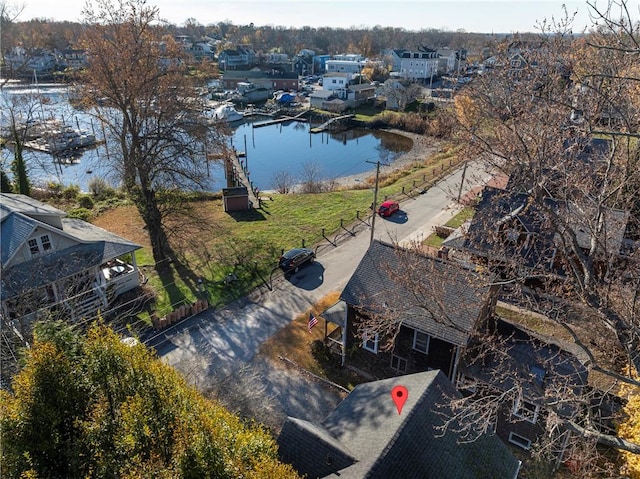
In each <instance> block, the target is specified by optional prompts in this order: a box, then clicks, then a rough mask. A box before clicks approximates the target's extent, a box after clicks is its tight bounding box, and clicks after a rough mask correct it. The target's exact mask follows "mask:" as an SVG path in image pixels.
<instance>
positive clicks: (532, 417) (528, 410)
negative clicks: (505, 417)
mask: <svg viewBox="0 0 640 479" xmlns="http://www.w3.org/2000/svg"><path fill="white" fill-rule="evenodd" d="M539 412H540V406H536V405H535V404H532V403H530V402H527V401H524V400H523V399H521V398H518V399H516V402H515V404H514V405H513V415H514V416H516V417H519V418H521V419H524V420H525V421H529V422H530V423H532V424H535V423H536V421H537V420H538V413H539Z"/></svg>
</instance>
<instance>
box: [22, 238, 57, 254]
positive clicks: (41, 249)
mask: <svg viewBox="0 0 640 479" xmlns="http://www.w3.org/2000/svg"><path fill="white" fill-rule="evenodd" d="M27 244H28V245H29V251H30V252H31V256H36V255H39V254H40V253H46V252H47V251H51V248H52V245H51V239H50V238H49V235H42V236H39V237H37V238H31V239H30V240H29V241H28V242H27Z"/></svg>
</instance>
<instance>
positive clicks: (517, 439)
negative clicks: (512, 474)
mask: <svg viewBox="0 0 640 479" xmlns="http://www.w3.org/2000/svg"><path fill="white" fill-rule="evenodd" d="M509 442H510V443H511V444H515V445H516V446H518V447H521V448H522V449H524V450H525V451H528V450H529V448H531V440H529V439H527V438H526V437H523V436H521V435H519V434H516V433H515V432H510V433H509Z"/></svg>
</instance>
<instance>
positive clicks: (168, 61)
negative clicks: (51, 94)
mask: <svg viewBox="0 0 640 479" xmlns="http://www.w3.org/2000/svg"><path fill="white" fill-rule="evenodd" d="M83 13H84V17H85V20H86V25H85V30H84V33H83V36H82V41H81V45H82V47H83V48H84V49H85V50H86V51H87V53H88V57H89V58H88V65H87V68H86V70H85V71H84V72H83V75H82V81H83V89H82V95H83V101H84V103H85V105H86V106H87V107H89V111H90V112H91V113H92V114H93V115H95V117H96V118H97V119H98V121H99V122H100V124H101V125H102V126H103V127H104V129H105V133H106V137H107V138H106V141H107V151H108V153H107V156H108V161H109V162H110V164H111V165H112V167H113V172H114V173H115V174H116V175H117V177H118V179H119V180H120V181H121V182H122V184H123V187H124V189H125V191H126V192H127V193H128V194H129V196H130V197H131V198H132V200H133V202H134V203H135V204H136V206H137V208H138V211H139V212H140V215H141V217H142V219H143V221H144V223H145V227H146V229H147V231H148V233H149V239H150V241H151V246H152V250H153V257H154V259H155V261H156V263H158V264H162V261H163V260H165V259H166V258H167V257H171V256H174V255H173V254H172V253H173V250H172V248H171V245H170V244H169V236H170V235H169V233H168V231H167V229H168V228H169V227H168V224H169V220H168V219H169V218H170V217H174V218H175V217H176V215H177V214H178V213H179V212H183V213H184V210H185V208H186V206H187V205H185V204H184V203H183V202H180V201H179V200H176V199H175V195H173V193H174V192H176V191H193V190H198V189H204V188H205V187H206V184H207V180H208V175H207V172H208V167H207V161H209V158H212V157H218V156H219V155H211V153H215V152H216V151H218V150H219V149H222V148H224V145H225V142H224V133H225V131H224V130H225V129H224V128H223V127H221V126H219V125H216V126H212V125H209V124H208V122H207V118H206V116H205V115H204V106H205V105H204V100H203V99H202V98H201V97H200V96H199V95H198V89H197V86H198V84H197V81H198V80H197V76H196V75H193V74H192V73H193V72H192V71H191V70H190V67H189V65H188V62H187V58H186V54H185V52H184V50H183V48H182V46H181V45H180V44H178V43H177V42H176V41H175V40H174V38H173V37H172V36H171V35H169V34H168V32H167V31H165V30H164V29H163V28H162V27H161V26H160V25H159V24H158V23H159V11H158V9H157V7H152V6H149V5H147V4H146V2H144V1H142V0H116V1H100V2H95V5H94V4H92V3H88V4H87V6H86V7H85V10H84V12H83Z"/></svg>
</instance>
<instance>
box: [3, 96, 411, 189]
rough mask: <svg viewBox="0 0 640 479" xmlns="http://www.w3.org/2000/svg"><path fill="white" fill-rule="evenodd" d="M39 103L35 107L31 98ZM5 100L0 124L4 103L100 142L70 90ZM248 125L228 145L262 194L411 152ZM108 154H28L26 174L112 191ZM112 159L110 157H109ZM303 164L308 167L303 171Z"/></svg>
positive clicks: (401, 144) (370, 139)
mask: <svg viewBox="0 0 640 479" xmlns="http://www.w3.org/2000/svg"><path fill="white" fill-rule="evenodd" d="M35 97H39V98H42V99H43V101H42V102H38V104H37V105H35V104H34V103H33V98H35ZM1 99H2V101H3V105H2V110H1V111H0V125H5V124H7V122H8V117H7V115H8V113H7V111H8V110H7V109H6V104H7V103H5V102H12V103H11V104H12V105H15V104H16V103H17V102H20V104H21V105H22V107H23V108H31V109H32V113H31V117H32V118H33V117H35V118H45V119H48V118H57V119H61V120H64V121H65V122H66V123H68V124H70V125H72V126H74V127H76V128H83V129H87V130H89V131H91V132H93V133H94V134H95V135H96V137H97V138H98V139H103V138H104V134H103V133H104V132H103V131H102V129H101V128H100V126H99V125H98V124H97V123H96V122H95V121H93V120H92V118H91V116H89V115H88V114H87V113H86V112H84V111H82V110H78V109H75V108H74V107H73V106H72V105H71V104H70V103H69V101H68V89H67V87H65V86H60V85H38V86H34V85H12V86H10V87H5V88H3V89H2V93H1ZM263 119H264V118H261V119H257V120H247V121H245V122H243V123H241V124H239V125H237V126H235V125H234V127H233V132H232V136H231V138H230V139H229V142H230V143H231V144H232V145H233V146H234V147H235V148H236V150H238V151H243V152H245V154H246V162H247V166H248V170H249V173H250V178H251V181H252V182H253V184H254V185H255V186H256V187H258V188H259V189H261V190H268V189H272V187H273V176H274V174H275V173H276V172H279V171H287V172H288V173H289V174H290V175H291V176H292V177H293V179H294V180H296V181H298V180H302V179H304V178H305V175H306V174H307V173H305V170H306V169H308V167H309V165H311V166H312V168H313V169H314V170H315V171H316V172H317V173H318V175H319V178H320V179H323V180H330V179H332V178H337V177H342V176H350V175H354V174H358V173H361V172H365V171H370V170H371V169H372V165H371V163H368V162H375V161H378V160H379V161H382V162H383V163H392V162H393V161H394V160H395V159H396V158H398V157H399V156H400V155H401V154H402V153H404V152H406V151H408V150H409V149H410V148H411V141H410V140H407V139H406V138H404V137H400V136H398V135H394V134H391V133H386V132H372V131H368V130H364V129H350V130H347V131H344V132H340V133H328V132H324V133H310V126H311V125H309V124H308V123H302V122H297V121H292V122H290V123H287V124H282V123H280V124H276V125H270V126H266V127H261V128H255V127H253V126H252V122H253V121H260V120H263ZM109 153H110V152H108V151H107V149H106V147H105V146H104V145H101V146H98V147H97V148H93V149H89V150H86V151H84V152H83V153H82V154H80V155H79V156H77V157H76V158H74V159H73V161H67V162H58V161H54V159H53V157H52V156H51V155H48V154H46V153H41V152H35V151H26V152H25V159H26V162H27V166H28V173H29V177H30V179H31V181H32V183H33V184H34V185H35V186H41V185H46V184H47V183H50V182H53V183H59V184H62V185H64V186H68V185H78V186H79V187H80V189H81V190H82V191H87V187H88V184H89V182H90V181H91V179H92V178H95V177H100V178H103V179H105V180H107V181H108V182H109V183H111V184H112V185H113V186H117V185H118V177H119V174H118V172H117V171H113V169H112V167H111V162H110V161H109ZM111 154H113V152H111ZM11 159H12V152H11V151H10V149H9V148H7V149H5V150H4V151H3V154H2V160H1V161H2V167H3V169H4V170H5V171H8V170H9V168H8V163H9V162H10V161H11ZM305 165H306V167H305ZM224 186H226V183H225V179H224V174H223V170H222V168H221V167H220V166H219V165H214V166H212V168H210V178H209V181H208V183H207V188H208V189H209V190H210V191H219V190H220V189H221V188H223V187H224Z"/></svg>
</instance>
